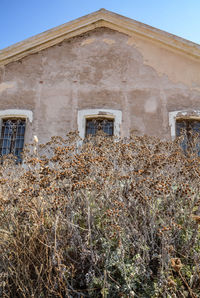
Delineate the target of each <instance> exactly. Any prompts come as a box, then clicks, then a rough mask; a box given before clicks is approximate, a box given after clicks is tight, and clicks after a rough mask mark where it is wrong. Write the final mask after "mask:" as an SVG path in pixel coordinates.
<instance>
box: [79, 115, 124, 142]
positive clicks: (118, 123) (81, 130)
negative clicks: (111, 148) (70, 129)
mask: <svg viewBox="0 0 200 298" xmlns="http://www.w3.org/2000/svg"><path fill="white" fill-rule="evenodd" d="M92 116H95V117H98V116H99V117H105V118H109V117H110V118H111V119H114V133H113V134H114V136H117V137H119V136H120V126H121V123H122V111H120V110H111V109H85V110H79V111H78V118H77V122H78V131H79V136H80V137H81V138H82V139H84V138H85V128H86V119H88V118H92Z"/></svg>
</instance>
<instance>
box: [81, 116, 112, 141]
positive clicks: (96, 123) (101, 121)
mask: <svg viewBox="0 0 200 298" xmlns="http://www.w3.org/2000/svg"><path fill="white" fill-rule="evenodd" d="M98 131H103V132H104V133H105V134H107V135H108V136H113V132H114V120H113V119H106V118H94V119H86V133H85V135H86V137H87V136H89V135H92V136H95V135H96V134H97V132H98Z"/></svg>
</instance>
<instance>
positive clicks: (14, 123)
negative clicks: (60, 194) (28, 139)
mask: <svg viewBox="0 0 200 298" xmlns="http://www.w3.org/2000/svg"><path fill="white" fill-rule="evenodd" d="M25 127H26V120H24V119H15V118H12V119H10V118H9V119H3V121H2V126H1V138H0V154H1V156H3V155H7V154H13V155H15V156H16V157H17V162H21V161H22V158H21V153H22V150H23V147H24V135H25Z"/></svg>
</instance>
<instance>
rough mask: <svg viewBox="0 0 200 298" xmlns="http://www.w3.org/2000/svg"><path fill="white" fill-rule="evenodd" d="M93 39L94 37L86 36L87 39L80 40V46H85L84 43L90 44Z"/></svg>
mask: <svg viewBox="0 0 200 298" xmlns="http://www.w3.org/2000/svg"><path fill="white" fill-rule="evenodd" d="M95 40H96V38H87V39H85V40H83V41H82V43H81V46H85V45H88V44H91V43H93V42H94V41H95Z"/></svg>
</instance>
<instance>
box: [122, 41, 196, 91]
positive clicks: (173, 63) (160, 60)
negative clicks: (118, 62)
mask: <svg viewBox="0 0 200 298" xmlns="http://www.w3.org/2000/svg"><path fill="white" fill-rule="evenodd" d="M126 44H127V45H129V46H133V47H135V48H137V49H138V50H139V51H140V53H141V54H142V56H143V61H144V64H145V65H148V66H151V67H152V68H153V69H154V70H155V71H156V72H157V74H158V75H159V76H160V77H161V76H163V75H166V76H167V77H168V79H169V80H170V81H171V82H172V83H175V84H177V83H183V84H184V85H186V86H187V87H189V88H190V89H191V90H193V89H194V85H196V87H195V89H196V90H197V88H199V87H200V71H199V69H200V61H199V60H197V59H195V58H193V57H189V56H187V55H186V54H185V53H184V52H181V51H180V52H178V51H176V50H174V49H172V48H169V47H167V46H165V45H163V44H159V43H158V42H154V41H151V40H149V41H147V39H145V38H142V37H139V36H130V37H129V38H128V39H127V42H126Z"/></svg>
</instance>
